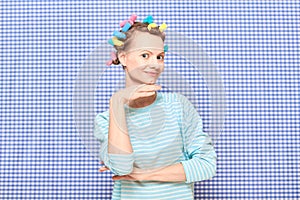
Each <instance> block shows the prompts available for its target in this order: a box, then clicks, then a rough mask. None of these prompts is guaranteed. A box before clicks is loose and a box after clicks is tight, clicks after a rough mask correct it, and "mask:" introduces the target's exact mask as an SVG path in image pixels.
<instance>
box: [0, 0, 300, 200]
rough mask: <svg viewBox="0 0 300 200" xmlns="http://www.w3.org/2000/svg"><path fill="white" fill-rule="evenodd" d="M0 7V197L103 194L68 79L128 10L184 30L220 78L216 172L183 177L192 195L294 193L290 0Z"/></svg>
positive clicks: (299, 118) (299, 158)
mask: <svg viewBox="0 0 300 200" xmlns="http://www.w3.org/2000/svg"><path fill="white" fill-rule="evenodd" d="M0 9H1V72H0V75H1V79H0V83H1V94H0V103H1V104H0V105H1V107H0V112H1V116H0V122H1V123H0V125H1V129H0V130H1V135H0V142H1V143H0V145H1V146H0V177H1V178H0V199H110V197H111V192H112V185H113V182H112V181H111V176H112V174H111V173H110V172H104V173H102V174H101V173H100V172H98V168H99V167H100V165H99V163H98V160H96V159H95V158H94V157H92V156H91V155H90V154H89V153H88V150H87V149H86V148H85V146H84V145H83V143H82V141H81V139H80V137H79V136H78V133H77V130H76V127H75V123H74V118H73V113H72V111H73V110H72V92H73V91H72V89H73V85H74V82H75V80H76V75H77V73H78V71H79V70H80V68H81V66H82V64H83V62H84V61H85V59H86V57H87V56H88V55H89V54H90V52H91V51H92V50H93V49H94V48H95V47H96V46H97V45H98V44H99V43H101V42H102V41H106V40H107V39H108V38H110V37H111V34H112V32H113V30H114V29H116V28H117V27H118V23H119V22H120V21H122V20H124V19H127V18H128V17H129V16H130V15H131V14H132V13H136V14H137V15H138V16H139V18H138V20H142V19H143V18H144V17H146V16H147V15H148V14H151V15H153V17H154V19H155V21H156V22H163V21H165V22H166V23H167V24H168V25H169V29H170V30H173V31H177V32H180V33H182V34H184V35H186V36H187V37H190V38H191V39H193V40H194V42H196V43H198V44H199V45H201V46H202V48H203V49H204V50H205V52H207V54H208V55H209V56H210V57H211V59H212V61H213V62H214V63H215V65H216V66H217V68H218V70H219V74H220V76H221V77H222V80H223V83H224V88H225V91H226V97H227V106H228V110H227V113H226V120H225V123H224V127H223V131H222V134H221V135H220V136H219V137H218V140H217V144H216V151H217V154H218V169H217V175H216V176H215V177H214V178H213V179H212V180H208V181H203V182H200V183H197V184H196V185H195V197H196V199H299V198H300V186H299V185H300V175H299V173H300V125H299V124H300V112H299V110H300V108H299V107H300V104H299V89H300V87H299V83H300V81H299V79H300V74H299V72H300V69H299V68H300V62H299V52H300V50H299V45H300V44H299V36H300V34H299V32H300V27H299V24H300V15H299V13H300V4H299V2H298V1H296V0H295V1H190V2H188V1H171V0H169V1H143V3H137V2H129V1H128V2H127V1H61V2H58V1H52V2H50V1H48V2H44V1H20V2H18V1H2V5H1V8H0ZM170 51H171V49H170ZM108 54H109V52H108ZM177 60H178V63H177V64H178V65H181V61H180V59H177ZM176 62H177V61H176ZM114 78H115V77H111V79H110V81H111V82H114V80H113V79H114ZM199 81H200V80H199ZM107 89H108V90H113V89H114V88H113V87H111V88H107ZM201 94H202V95H204V96H203V99H205V98H206V97H205V95H206V93H201ZM98 99H99V95H98ZM101 105H104V104H101ZM101 105H99V103H98V104H97V105H96V106H95V112H98V111H100V110H101V109H100V108H101ZM203 112H204V111H203ZM203 121H204V123H205V122H206V121H207V118H206V115H205V113H204V114H203Z"/></svg>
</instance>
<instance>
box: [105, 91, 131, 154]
mask: <svg viewBox="0 0 300 200" xmlns="http://www.w3.org/2000/svg"><path fill="white" fill-rule="evenodd" d="M124 104H125V101H124V100H123V99H122V97H120V96H118V95H113V96H112V97H111V99H110V101H109V130H108V153H112V154H131V153H133V150H132V145H131V143H130V137H129V135H128V130H127V125H126V116H125V110H124Z"/></svg>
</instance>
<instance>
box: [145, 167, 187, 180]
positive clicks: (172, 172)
mask: <svg viewBox="0 0 300 200" xmlns="http://www.w3.org/2000/svg"><path fill="white" fill-rule="evenodd" d="M147 179H149V180H154V181H163V182H185V181H186V177H185V172H184V168H183V166H182V164H181V163H176V164H173V165H170V166H167V167H165V168H162V169H160V170H157V171H154V172H152V173H150V174H149V176H148V177H147Z"/></svg>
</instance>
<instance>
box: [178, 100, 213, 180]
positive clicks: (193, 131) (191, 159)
mask: <svg viewBox="0 0 300 200" xmlns="http://www.w3.org/2000/svg"><path fill="white" fill-rule="evenodd" d="M178 98H179V100H180V101H181V104H182V134H183V139H184V141H183V142H184V143H185V148H186V152H187V154H188V160H185V161H181V163H182V165H183V168H184V171H185V175H186V181H185V182H186V183H192V182H197V181H202V180H206V179H209V178H212V177H213V176H214V175H215V173H216V159H217V155H216V152H215V150H214V147H213V145H212V140H211V138H210V136H209V135H208V134H207V133H205V132H203V127H202V119H201V117H200V116H199V114H198V112H197V110H196V109H195V107H194V106H193V104H192V103H191V102H190V101H189V100H188V99H187V98H186V97H185V96H183V95H181V94H178Z"/></svg>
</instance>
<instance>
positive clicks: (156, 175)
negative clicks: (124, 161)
mask: <svg viewBox="0 0 300 200" xmlns="http://www.w3.org/2000/svg"><path fill="white" fill-rule="evenodd" d="M105 170H107V168H106V169H104V168H101V169H100V171H105ZM112 178H113V180H132V181H161V182H185V181H186V176H185V172H184V168H183V165H182V164H181V163H176V164H173V165H170V166H167V167H164V168H160V169H157V170H153V171H152V172H147V171H144V172H143V171H141V170H139V171H138V172H137V171H135V170H133V171H132V173H131V174H128V175H124V176H113V177H112Z"/></svg>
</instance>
